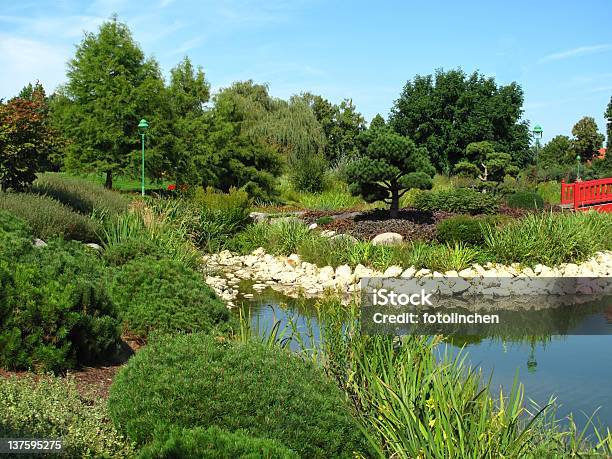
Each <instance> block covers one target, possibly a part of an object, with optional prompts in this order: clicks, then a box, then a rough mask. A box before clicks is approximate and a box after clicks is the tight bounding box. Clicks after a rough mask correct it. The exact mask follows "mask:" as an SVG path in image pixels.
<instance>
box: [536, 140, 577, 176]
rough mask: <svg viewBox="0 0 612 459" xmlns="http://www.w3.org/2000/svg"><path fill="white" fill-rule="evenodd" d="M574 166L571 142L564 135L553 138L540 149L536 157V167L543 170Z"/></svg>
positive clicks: (574, 156) (574, 158)
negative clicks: (560, 166)
mask: <svg viewBox="0 0 612 459" xmlns="http://www.w3.org/2000/svg"><path fill="white" fill-rule="evenodd" d="M568 164H569V165H575V164H576V154H575V153H574V150H573V148H572V141H571V139H570V138H569V137H567V136H565V135H557V136H555V137H553V138H552V139H551V140H550V141H549V142H548V143H547V144H546V145H544V146H543V147H542V150H541V151H540V153H539V155H538V165H539V166H540V167H544V168H550V167H555V166H559V165H568Z"/></svg>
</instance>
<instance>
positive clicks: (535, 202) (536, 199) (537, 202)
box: [506, 191, 544, 209]
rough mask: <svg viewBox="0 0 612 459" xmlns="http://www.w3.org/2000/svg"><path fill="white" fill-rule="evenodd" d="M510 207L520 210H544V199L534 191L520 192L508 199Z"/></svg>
mask: <svg viewBox="0 0 612 459" xmlns="http://www.w3.org/2000/svg"><path fill="white" fill-rule="evenodd" d="M506 203H507V204H508V206H509V207H513V208H518V209H542V208H543V207H544V199H542V196H540V195H539V194H538V193H534V192H532V191H519V192H516V193H514V194H511V195H509V196H508V197H507V198H506Z"/></svg>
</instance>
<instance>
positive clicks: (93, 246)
mask: <svg viewBox="0 0 612 459" xmlns="http://www.w3.org/2000/svg"><path fill="white" fill-rule="evenodd" d="M85 247H89V248H90V249H93V250H95V251H97V252H102V246H100V245H99V244H96V243H94V242H90V243H89V244H85Z"/></svg>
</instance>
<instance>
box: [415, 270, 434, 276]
mask: <svg viewBox="0 0 612 459" xmlns="http://www.w3.org/2000/svg"><path fill="white" fill-rule="evenodd" d="M430 274H431V270H429V269H425V268H423V269H419V270H418V271H417V272H416V273H415V274H414V277H423V276H428V275H430Z"/></svg>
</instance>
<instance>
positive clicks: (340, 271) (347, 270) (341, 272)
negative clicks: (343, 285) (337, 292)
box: [336, 265, 353, 280]
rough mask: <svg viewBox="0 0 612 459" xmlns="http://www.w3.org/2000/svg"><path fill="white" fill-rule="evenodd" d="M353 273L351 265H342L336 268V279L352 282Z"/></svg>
mask: <svg viewBox="0 0 612 459" xmlns="http://www.w3.org/2000/svg"><path fill="white" fill-rule="evenodd" d="M352 277H353V273H352V272H351V267H350V266H349V265H340V266H338V267H337V268H336V278H340V279H350V280H352Z"/></svg>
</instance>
